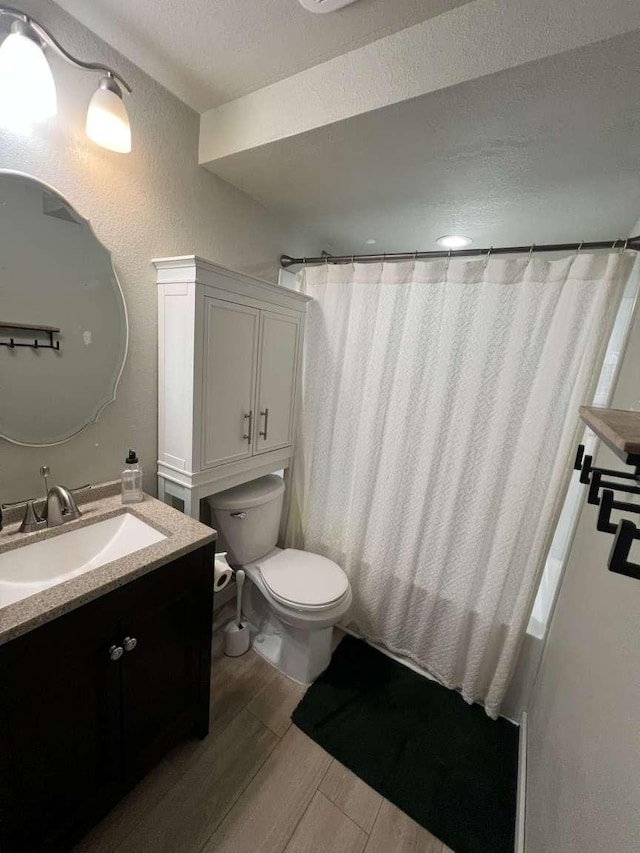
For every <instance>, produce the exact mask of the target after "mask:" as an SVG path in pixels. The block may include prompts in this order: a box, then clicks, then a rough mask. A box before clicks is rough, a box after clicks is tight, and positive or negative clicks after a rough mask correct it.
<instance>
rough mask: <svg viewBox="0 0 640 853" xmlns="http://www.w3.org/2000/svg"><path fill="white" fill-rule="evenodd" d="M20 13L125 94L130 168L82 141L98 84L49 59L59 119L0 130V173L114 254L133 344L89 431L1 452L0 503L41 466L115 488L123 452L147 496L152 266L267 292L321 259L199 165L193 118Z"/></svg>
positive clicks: (32, 5) (129, 68)
mask: <svg viewBox="0 0 640 853" xmlns="http://www.w3.org/2000/svg"><path fill="white" fill-rule="evenodd" d="M21 8H23V9H24V10H25V11H28V12H30V13H31V14H32V15H34V17H36V18H38V19H39V20H41V21H42V23H43V24H45V25H47V26H49V27H51V29H52V30H53V32H54V34H55V35H56V36H57V38H58V39H59V40H60V41H61V42H62V44H63V45H64V46H65V47H67V48H69V49H70V50H71V51H72V52H73V53H75V54H76V55H77V56H79V57H81V58H84V59H87V60H93V61H103V62H105V63H106V64H108V65H112V66H114V67H115V68H116V69H118V70H119V71H120V72H121V73H122V74H123V75H124V77H125V79H128V82H129V83H130V84H131V85H132V86H133V89H134V93H133V95H132V96H131V97H129V98H127V109H128V111H129V116H130V119H131V126H132V131H133V146H134V150H133V153H132V154H130V155H127V156H124V155H118V154H113V153H111V152H108V151H106V150H104V149H102V148H99V147H97V146H96V145H94V144H93V143H91V142H90V141H89V140H88V139H87V138H86V136H85V134H84V121H85V115H86V108H87V104H88V102H89V99H90V97H91V95H92V94H93V91H94V89H95V87H96V85H97V82H98V79H99V78H98V75H94V74H88V73H84V72H81V71H79V70H76V69H73V68H71V67H70V66H68V65H66V64H64V63H63V62H62V61H60V60H58V59H56V57H50V62H51V65H52V68H53V72H54V76H55V78H56V84H57V90H58V116H57V117H56V118H55V119H54V120H53V121H51V122H49V123H48V124H47V125H45V126H41V127H37V128H34V129H33V130H32V131H31V132H30V133H26V134H24V133H23V134H17V133H13V132H9V131H6V130H3V129H0V168H3V169H14V170H18V171H22V172H27V173H29V174H31V175H34V176H35V177H37V178H39V179H41V180H43V181H45V182H47V183H50V184H52V185H53V186H54V187H55V188H56V189H57V190H58V191H59V192H60V193H62V194H63V195H64V196H65V197H66V198H67V199H68V200H69V201H70V202H71V203H72V204H73V205H74V206H75V207H76V209H77V210H78V211H79V212H80V213H81V214H82V215H83V216H85V217H87V218H89V219H90V220H91V222H92V224H93V227H94V229H95V231H96V233H97V235H98V237H99V239H100V240H102V242H103V243H104V244H105V245H106V246H107V247H108V248H110V249H111V250H112V253H113V259H114V263H115V268H116V271H117V273H118V276H119V278H120V281H121V283H122V287H123V290H124V294H125V299H126V301H127V308H128V311H129V321H130V327H131V339H130V349H129V357H128V361H127V365H126V367H125V370H124V374H123V377H122V381H121V385H120V389H119V393H118V398H117V400H116V402H115V403H113V404H112V405H110V406H109V407H107V409H106V410H105V412H104V413H103V415H102V417H101V419H100V421H99V422H98V423H97V424H95V425H92V426H90V427H88V428H87V429H86V430H85V431H84V432H83V433H82V434H81V435H80V436H79V437H77V438H75V439H73V440H72V441H70V442H68V443H66V444H63V445H60V446H58V447H53V448H23V447H18V446H16V445H12V444H9V443H8V442H5V441H2V440H0V502H1V501H11V500H18V499H20V498H23V497H28V496H30V495H32V494H34V493H38V491H39V489H40V482H39V476H38V469H39V467H40V465H42V464H43V463H45V462H46V463H48V464H49V465H50V467H51V470H52V474H53V476H54V478H55V479H59V480H60V481H61V482H63V483H65V484H67V485H70V486H74V485H80V484H81V483H85V482H88V481H89V482H97V481H100V480H105V479H107V478H112V477H115V476H118V475H119V473H120V470H121V468H122V467H123V466H122V461H123V460H124V456H125V452H126V450H127V449H128V447H130V446H133V447H135V448H136V449H137V450H138V452H139V453H140V455H141V460H142V462H143V464H144V465H145V468H146V472H147V474H146V479H145V487H146V488H147V489H154V488H155V477H154V471H155V462H156V396H157V388H156V381H157V379H156V375H157V367H156V361H157V355H156V340H157V322H156V315H157V309H156V291H155V284H154V270H153V268H152V266H151V264H150V261H151V258H154V257H161V256H167V255H177V254H190V253H196V254H199V255H202V256H204V257H205V258H209V259H211V260H214V261H217V262H219V263H221V264H223V265H225V266H229V267H232V268H236V269H239V270H241V271H243V272H248V273H251V274H253V275H258V276H261V277H264V278H268V279H270V280H275V276H276V271H277V265H278V263H277V259H278V256H279V254H280V253H281V252H282V251H287V252H290V253H291V252H294V253H298V254H312V253H317V252H318V251H319V249H320V248H321V247H320V246H318V245H316V244H315V242H314V241H310V240H308V239H305V238H304V237H302V236H301V235H300V234H299V233H296V232H295V231H294V229H292V228H290V227H288V226H286V225H285V224H284V223H283V222H281V221H279V220H278V218H277V217H276V216H275V215H273V214H271V213H268V212H267V211H266V210H265V208H263V207H262V206H260V205H259V204H257V203H256V202H254V201H253V200H251V199H249V198H248V196H246V195H244V194H243V193H241V192H239V191H238V190H236V189H234V188H233V187H231V186H229V185H228V184H226V183H224V182H223V181H220V180H219V179H217V178H216V177H215V176H214V175H212V174H210V173H209V172H207V171H206V170H205V169H202V168H200V167H199V166H198V165H197V148H198V129H199V118H198V115H197V114H196V113H195V112H193V111H192V110H191V109H189V108H188V107H186V106H185V105H184V104H183V103H181V102H180V101H178V100H177V99H176V98H174V97H173V96H172V95H170V94H169V93H168V92H167V91H166V90H165V89H163V88H162V87H161V86H159V85H158V84H157V83H155V82H154V81H153V80H151V79H150V78H149V77H147V76H146V75H144V74H143V73H142V72H140V71H139V69H137V68H136V67H135V66H133V65H131V64H130V63H129V62H128V61H126V60H125V59H124V58H123V57H121V56H120V55H118V54H116V53H115V52H114V51H112V50H111V49H110V48H109V47H108V46H107V45H105V44H104V43H103V42H101V41H100V40H99V39H97V38H96V37H95V36H93V35H92V34H91V33H90V32H89V31H88V30H86V29H85V28H84V27H82V26H81V25H80V24H78V22H77V21H75V20H74V19H72V18H71V17H69V16H68V15H67V14H66V13H64V12H62V11H61V10H60V9H59V7H58V6H56V5H55V4H53V3H51V2H49V0H24V2H22V3H21ZM2 25H3V26H5V22H2ZM28 393H29V389H28V388H25V394H28ZM0 404H1V402H0Z"/></svg>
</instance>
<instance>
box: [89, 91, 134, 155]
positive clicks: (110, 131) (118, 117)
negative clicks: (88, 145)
mask: <svg viewBox="0 0 640 853" xmlns="http://www.w3.org/2000/svg"><path fill="white" fill-rule="evenodd" d="M116 90H117V91H119V89H118V86H117V83H115V81H113V80H111V79H109V78H108V77H106V78H104V79H103V80H102V81H101V82H100V87H99V88H98V89H97V91H96V92H95V94H94V95H93V97H92V98H91V102H90V103H89V109H88V111H87V128H86V129H87V136H88V137H89V139H92V140H93V141H94V142H95V143H96V144H97V145H101V146H102V147H103V148H108V149H109V151H117V152H118V153H119V154H128V153H129V152H130V151H131V127H130V125H129V116H128V115H127V110H126V109H125V106H124V103H123V102H122V97H121V96H120V95H119V94H117V91H116Z"/></svg>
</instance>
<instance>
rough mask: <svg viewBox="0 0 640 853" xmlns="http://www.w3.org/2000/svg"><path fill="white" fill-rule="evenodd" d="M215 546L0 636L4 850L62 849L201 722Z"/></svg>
mask: <svg viewBox="0 0 640 853" xmlns="http://www.w3.org/2000/svg"><path fill="white" fill-rule="evenodd" d="M213 554H214V549H213V545H207V546H205V547H203V548H200V549H198V550H197V551H193V552H192V553H190V554H187V555H185V556H183V557H181V558H179V559H178V560H175V561H174V562H172V563H169V564H167V565H165V566H162V567H160V568H158V569H156V570H154V571H151V572H150V573H149V574H147V575H145V576H143V577H141V578H139V579H137V580H135V581H132V582H130V583H128V584H127V585H126V586H123V587H121V588H119V589H117V590H115V591H114V592H111V593H108V594H107V595H104V596H103V597H101V598H98V599H96V600H95V601H92V602H90V603H89V604H86V605H84V606H82V607H80V608H78V609H76V610H73V611H71V612H70V613H68V614H66V615H63V616H61V617H59V618H58V619H55V620H54V621H52V622H49V623H47V624H45V625H43V626H42V627H40V628H36V629H34V630H32V631H30V632H29V633H28V634H25V635H24V636H22V637H19V638H17V639H15V640H13V641H11V642H9V643H7V644H6V645H4V646H2V647H0V851H1V853H26V851H29V853H35V851H47V853H49V851H51V853H53V851H64V850H67V849H69V848H70V847H71V846H72V844H73V843H74V842H75V841H76V840H78V838H79V837H80V836H81V835H82V834H83V832H84V831H86V830H87V829H88V828H89V827H90V826H91V825H92V824H93V823H95V822H96V821H97V820H98V819H99V818H100V817H101V816H102V815H103V814H104V813H105V812H106V811H107V810H108V809H109V808H110V807H111V806H112V805H113V804H114V803H115V802H116V801H117V800H118V799H119V798H120V797H121V796H122V795H123V794H124V793H125V792H126V791H127V790H128V789H129V788H130V787H132V785H133V784H135V782H136V781H137V780H139V779H140V778H141V777H142V776H143V775H144V773H146V772H147V771H148V770H149V769H150V768H151V767H152V766H153V765H154V764H155V763H156V762H157V761H158V760H159V758H160V757H161V756H162V755H163V754H164V753H165V752H166V751H167V750H168V749H169V748H171V747H172V746H173V745H174V744H175V743H176V742H177V741H178V740H180V739H181V738H183V737H186V736H189V735H190V734H193V735H196V736H199V737H204V736H205V735H206V734H207V731H208V721H209V680H210V664H211V625H212V606H213ZM125 649H126V650H125ZM120 650H122V651H121V652H120Z"/></svg>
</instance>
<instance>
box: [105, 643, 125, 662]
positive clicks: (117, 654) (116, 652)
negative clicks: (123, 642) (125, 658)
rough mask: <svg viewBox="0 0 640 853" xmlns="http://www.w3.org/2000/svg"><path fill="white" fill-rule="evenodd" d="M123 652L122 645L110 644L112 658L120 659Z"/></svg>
mask: <svg viewBox="0 0 640 853" xmlns="http://www.w3.org/2000/svg"><path fill="white" fill-rule="evenodd" d="M123 654H124V649H123V648H122V646H115V645H114V646H110V648H109V657H110V658H111V660H120V658H121V657H122V655H123Z"/></svg>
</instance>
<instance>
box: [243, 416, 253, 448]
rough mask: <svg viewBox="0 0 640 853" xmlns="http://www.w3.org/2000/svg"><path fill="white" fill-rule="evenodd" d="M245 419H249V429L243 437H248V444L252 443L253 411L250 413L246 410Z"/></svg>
mask: <svg viewBox="0 0 640 853" xmlns="http://www.w3.org/2000/svg"><path fill="white" fill-rule="evenodd" d="M244 419H245V421H249V429H248V431H247V432H245V434H244V435H243V436H242V437H243V438H246V440H247V443H248V444H251V433H252V432H253V412H249V414H247V413H246V412H245V415H244Z"/></svg>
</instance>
